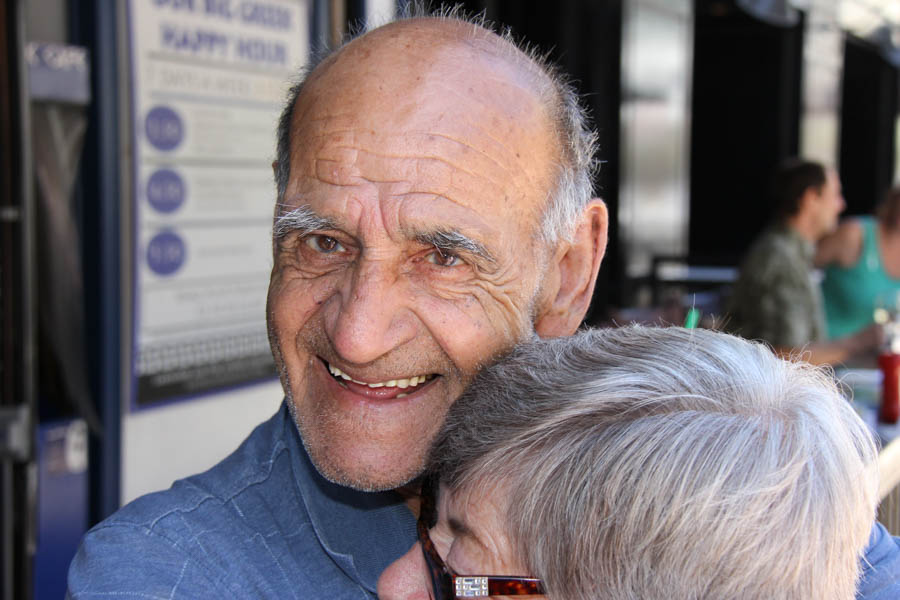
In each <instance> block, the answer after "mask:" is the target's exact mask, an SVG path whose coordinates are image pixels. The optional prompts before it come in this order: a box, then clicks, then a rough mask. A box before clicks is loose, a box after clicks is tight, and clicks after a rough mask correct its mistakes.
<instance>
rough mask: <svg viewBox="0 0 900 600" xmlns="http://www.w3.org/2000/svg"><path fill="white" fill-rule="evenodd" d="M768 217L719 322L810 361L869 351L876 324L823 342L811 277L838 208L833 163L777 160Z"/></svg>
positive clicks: (876, 337)
mask: <svg viewBox="0 0 900 600" xmlns="http://www.w3.org/2000/svg"><path fill="white" fill-rule="evenodd" d="M773 194H774V196H775V200H776V206H777V210H778V212H777V215H776V221H775V223H774V224H773V225H772V226H771V227H770V228H769V229H767V230H766V231H765V232H763V234H762V235H761V236H760V237H759V238H757V240H756V241H754V242H753V244H752V245H751V246H750V249H749V250H748V251H747V254H746V256H745V257H744V260H743V262H742V264H741V269H740V275H739V277H738V280H737V282H736V283H735V285H734V288H733V291H732V295H731V298H730V299H729V302H728V305H727V309H726V317H725V318H726V321H725V327H726V328H727V329H728V330H729V331H731V332H732V333H736V334H738V335H740V336H742V337H745V338H748V339H758V340H764V341H766V342H768V343H769V344H771V345H772V347H774V348H775V350H776V351H778V352H779V353H781V354H783V355H797V354H799V353H802V358H803V359H805V360H807V361H809V362H811V363H814V364H823V363H827V364H834V363H840V362H843V361H845V360H847V359H848V358H850V357H853V356H859V355H865V354H867V353H873V352H875V351H876V350H877V348H878V346H879V345H880V343H881V339H882V334H881V328H880V327H879V326H878V325H870V326H868V327H862V328H860V329H858V330H856V331H853V332H852V333H850V334H848V335H846V336H843V337H841V338H838V339H834V340H828V339H827V336H826V333H825V316H824V309H823V306H822V298H821V292H820V290H819V286H818V283H817V282H816V281H815V280H814V264H813V258H814V256H815V248H816V243H817V242H818V241H819V240H820V239H822V238H823V237H825V236H826V235H828V234H830V233H832V232H833V231H834V230H835V228H836V227H837V223H838V215H839V214H840V213H841V212H842V211H843V210H844V208H845V204H844V197H843V196H842V195H841V182H840V179H839V178H838V174H837V173H836V172H835V171H834V169H830V168H826V167H824V166H823V165H821V164H819V163H816V162H811V161H805V160H800V159H790V160H788V161H786V162H785V163H783V164H782V165H781V166H780V167H779V169H778V171H777V172H776V174H775V177H774V180H773Z"/></svg>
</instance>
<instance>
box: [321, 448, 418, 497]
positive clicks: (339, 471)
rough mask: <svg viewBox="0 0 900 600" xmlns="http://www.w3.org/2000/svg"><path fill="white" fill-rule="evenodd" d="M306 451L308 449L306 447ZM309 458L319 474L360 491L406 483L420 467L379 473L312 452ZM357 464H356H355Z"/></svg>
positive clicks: (381, 489) (370, 490)
mask: <svg viewBox="0 0 900 600" xmlns="http://www.w3.org/2000/svg"><path fill="white" fill-rule="evenodd" d="M307 452H309V450H308V449H307ZM309 456H310V460H312V463H313V465H314V466H315V467H316V470H317V471H318V472H319V474H320V475H321V476H322V477H324V478H325V479H327V480H328V481H330V482H331V483H335V484H337V485H340V486H344V487H348V488H352V489H354V490H359V491H360V492H384V491H388V490H394V489H397V488H399V487H401V486H404V485H406V484H407V483H409V482H410V481H412V480H413V479H415V478H416V477H418V476H419V475H420V474H421V472H422V468H421V467H419V468H410V469H408V470H407V471H405V472H400V473H398V472H397V471H396V470H394V471H393V472H391V473H379V472H377V471H375V470H373V469H368V470H363V471H360V470H358V469H353V470H350V469H345V468H343V466H342V465H338V464H333V461H331V460H327V459H326V460H317V459H316V457H315V456H314V454H313V453H312V452H309ZM355 466H357V465H355Z"/></svg>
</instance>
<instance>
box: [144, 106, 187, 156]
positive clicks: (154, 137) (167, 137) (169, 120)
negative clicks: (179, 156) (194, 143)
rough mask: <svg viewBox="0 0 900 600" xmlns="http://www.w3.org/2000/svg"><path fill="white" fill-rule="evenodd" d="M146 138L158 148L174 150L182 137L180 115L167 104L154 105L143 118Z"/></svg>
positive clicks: (182, 129)
mask: <svg viewBox="0 0 900 600" xmlns="http://www.w3.org/2000/svg"><path fill="white" fill-rule="evenodd" d="M144 131H145V132H146V133H147V139H148V140H149V141H150V143H151V144H153V146H154V147H155V148H156V149H158V150H166V151H168V150H174V149H175V148H176V147H178V144H180V143H181V141H182V140H183V139H184V124H183V123H182V122H181V117H179V116H178V113H176V112H175V111H174V110H172V109H171V108H169V107H168V106H155V107H153V108H151V109H150V112H148V113H147V118H146V119H144Z"/></svg>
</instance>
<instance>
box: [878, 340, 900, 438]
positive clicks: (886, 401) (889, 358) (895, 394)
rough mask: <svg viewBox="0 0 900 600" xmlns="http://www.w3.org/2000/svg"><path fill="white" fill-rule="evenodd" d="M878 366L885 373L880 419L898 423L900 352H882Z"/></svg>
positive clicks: (879, 412)
mask: <svg viewBox="0 0 900 600" xmlns="http://www.w3.org/2000/svg"><path fill="white" fill-rule="evenodd" d="M878 368H879V369H881V374H882V375H883V379H882V383H881V410H879V411H878V420H879V421H881V422H882V423H896V422H897V420H898V419H900V354H888V353H885V354H882V355H881V356H879V357H878Z"/></svg>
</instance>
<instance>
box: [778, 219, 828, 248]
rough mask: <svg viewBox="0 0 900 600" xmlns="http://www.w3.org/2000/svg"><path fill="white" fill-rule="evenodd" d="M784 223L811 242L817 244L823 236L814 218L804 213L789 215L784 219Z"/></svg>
mask: <svg viewBox="0 0 900 600" xmlns="http://www.w3.org/2000/svg"><path fill="white" fill-rule="evenodd" d="M784 224H785V226H787V228H788V229H790V230H791V231H793V232H794V233H796V234H797V235H799V236H800V237H802V238H803V239H805V240H807V241H808V242H809V243H810V244H815V243H816V242H818V241H819V238H820V237H821V234H820V233H819V231H818V230H817V228H816V224H815V222H814V220H813V219H812V218H811V217H809V216H808V215H805V214H803V213H799V214H796V215H794V216H792V217H788V218H787V219H785V220H784Z"/></svg>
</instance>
